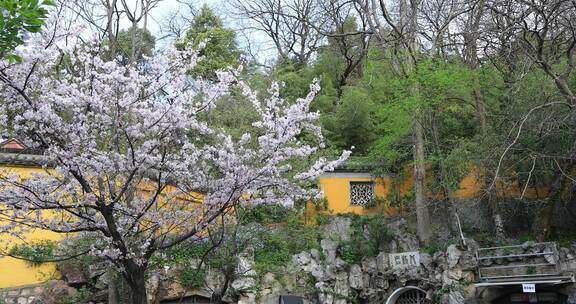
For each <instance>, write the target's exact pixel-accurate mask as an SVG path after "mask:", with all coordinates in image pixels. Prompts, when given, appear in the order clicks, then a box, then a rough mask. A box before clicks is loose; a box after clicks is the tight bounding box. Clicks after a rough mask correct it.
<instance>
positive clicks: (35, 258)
mask: <svg viewBox="0 0 576 304" xmlns="http://www.w3.org/2000/svg"><path fill="white" fill-rule="evenodd" d="M55 249H56V243H55V242H53V241H47V240H43V241H38V242H36V243H33V244H19V245H15V246H14V247H12V248H10V251H9V252H10V255H12V256H15V257H19V258H22V259H24V260H26V262H27V263H29V264H30V265H33V266H38V265H40V264H42V263H44V262H46V261H47V260H49V259H52V258H53V257H54V250H55Z"/></svg>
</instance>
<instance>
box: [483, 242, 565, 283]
mask: <svg viewBox="0 0 576 304" xmlns="http://www.w3.org/2000/svg"><path fill="white" fill-rule="evenodd" d="M558 257H559V256H558V251H557V248H556V243H553V242H546V243H532V244H524V245H514V246H500V247H487V248H479V249H477V250H476V259H477V262H478V278H479V280H480V281H485V282H486V281H503V280H504V281H505V280H511V279H513V280H518V279H534V278H539V277H540V278H544V277H550V276H557V275H559V274H560V271H559V267H558Z"/></svg>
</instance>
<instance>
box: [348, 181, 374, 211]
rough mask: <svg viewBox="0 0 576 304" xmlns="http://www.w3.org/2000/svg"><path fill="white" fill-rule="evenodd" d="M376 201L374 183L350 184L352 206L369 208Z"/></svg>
mask: <svg viewBox="0 0 576 304" xmlns="http://www.w3.org/2000/svg"><path fill="white" fill-rule="evenodd" d="M373 201H374V183H372V182H350V204H351V205H356V206H368V205H371V204H372V203H373Z"/></svg>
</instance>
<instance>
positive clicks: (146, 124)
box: [0, 17, 350, 304]
mask: <svg viewBox="0 0 576 304" xmlns="http://www.w3.org/2000/svg"><path fill="white" fill-rule="evenodd" d="M81 31H82V29H81V28H77V29H67V30H65V29H62V28H60V27H59V25H58V18H57V17H52V18H51V19H49V20H48V21H47V28H46V29H45V30H44V31H42V32H40V33H37V34H34V35H31V36H30V37H29V39H28V40H27V41H26V43H25V45H23V46H21V47H19V48H18V49H17V50H16V53H17V55H18V56H20V57H21V58H22V62H21V63H14V62H8V61H6V60H3V61H0V100H4V101H9V102H5V103H2V105H0V123H1V124H2V125H10V126H11V128H12V130H13V131H14V132H15V133H16V134H18V136H19V137H20V138H22V139H24V140H25V143H26V144H27V145H28V146H30V147H33V148H36V149H38V150H40V151H42V153H43V156H42V157H43V158H44V159H45V161H44V162H43V168H44V170H43V171H44V172H43V173H42V174H35V175H32V176H30V177H26V178H23V177H21V176H18V175H16V174H13V173H11V172H9V171H5V172H0V202H2V204H1V205H0V233H5V234H12V235H15V236H21V235H22V234H23V233H27V232H29V231H31V230H34V229H43V230H49V231H53V232H56V233H62V234H64V235H66V236H69V235H71V234H73V235H75V236H88V237H91V238H92V239H94V240H95V241H94V244H92V245H91V248H90V250H89V252H87V253H86V254H93V255H97V256H99V257H103V258H105V259H106V260H108V261H109V262H110V264H111V265H113V266H115V267H116V268H117V269H118V271H120V273H121V274H122V275H123V277H124V278H125V280H126V282H127V284H128V286H129V287H130V298H131V303H135V304H140V303H146V288H145V273H146V270H147V267H148V265H149V263H150V259H151V258H152V257H153V256H154V255H155V254H158V253H159V252H161V251H162V250H164V249H167V248H169V247H171V246H174V245H176V244H178V243H180V242H183V241H185V240H187V239H190V238H193V237H198V236H199V235H202V233H203V231H204V230H205V229H206V228H207V226H209V225H210V224H211V223H213V222H214V221H216V220H218V219H220V218H221V217H222V216H224V215H226V214H227V212H229V211H230V210H231V209H233V208H234V207H235V206H237V205H239V204H246V203H251V204H260V203H277V204H283V205H287V206H289V205H292V204H293V202H294V201H295V200H297V199H309V198H310V197H311V196H312V195H317V194H318V193H316V192H314V191H313V190H309V189H308V188H307V187H304V185H305V184H306V183H308V184H309V183H310V181H312V180H314V178H315V177H317V176H318V175H319V174H320V173H322V172H324V171H329V170H333V169H334V167H335V166H338V165H339V164H340V163H342V162H343V161H344V160H345V159H346V158H347V157H348V155H349V154H350V152H348V151H345V152H343V153H342V155H341V156H340V157H339V158H338V159H336V160H332V161H329V160H327V159H325V158H322V157H318V156H316V155H317V154H318V152H319V151H320V150H321V149H322V148H323V139H322V134H321V132H320V131H321V130H320V128H319V126H318V117H319V114H318V113H314V112H310V111H309V106H310V103H311V101H312V100H313V98H314V96H315V95H316V93H317V92H318V91H319V90H320V87H319V84H318V82H314V83H312V84H311V86H310V92H309V94H308V95H307V96H305V97H303V98H301V99H298V100H297V101H296V102H294V103H290V104H289V103H286V102H285V101H284V100H283V99H282V98H281V97H280V94H279V85H278V84H273V85H272V86H271V88H270V89H269V91H268V92H264V93H263V94H261V93H258V92H255V91H253V90H252V89H251V88H250V87H249V86H248V85H246V84H245V83H243V82H242V81H240V80H239V79H237V78H236V77H235V74H237V72H238V71H232V72H219V73H218V80H217V81H210V82H208V81H203V80H202V79H191V78H190V76H188V75H187V73H186V71H189V70H190V69H191V68H193V67H194V65H195V64H196V62H197V61H198V58H197V57H196V55H195V53H193V52H190V51H177V50H174V49H170V50H167V51H165V52H163V53H162V54H159V55H156V56H154V57H152V58H147V59H146V60H145V62H143V63H137V64H136V63H134V64H131V65H128V66H123V65H121V64H120V63H119V62H118V61H117V60H113V61H105V60H104V59H102V57H101V56H99V54H100V52H101V50H102V47H100V46H99V45H100V44H98V43H95V42H89V43H87V42H80V41H79V39H77V37H78V33H79V32H81ZM233 88H237V90H238V91H240V92H242V95H243V97H242V98H247V99H248V100H250V101H251V102H252V104H253V106H254V111H256V112H257V113H258V114H259V115H258V117H259V118H258V119H257V120H256V121H254V123H253V131H251V132H250V133H246V134H244V135H242V136H241V137H235V136H232V135H230V134H228V133H227V132H226V131H225V130H222V129H217V128H214V127H211V126H210V125H209V124H208V123H206V122H204V121H202V119H201V116H202V115H200V114H201V113H203V112H206V111H209V110H210V109H211V107H212V105H213V103H214V101H215V100H217V99H218V98H221V97H223V96H226V95H230V94H229V93H230V91H231V89H233ZM263 96H264V97H263ZM228 98H229V97H228ZM310 138H312V139H313V140H310ZM298 160H305V161H308V162H309V163H310V164H311V165H310V166H309V169H306V170H304V171H299V172H295V171H296V169H293V168H292V166H291V164H293V163H294V161H298ZM6 246H8V245H6Z"/></svg>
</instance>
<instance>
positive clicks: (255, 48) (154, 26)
mask: <svg viewBox="0 0 576 304" xmlns="http://www.w3.org/2000/svg"><path fill="white" fill-rule="evenodd" d="M188 1H191V2H192V3H194V4H195V7H196V8H198V9H199V8H200V7H201V6H202V5H204V4H206V5H208V6H209V7H210V8H212V9H213V10H214V12H215V13H216V14H218V15H219V16H220V17H221V18H222V19H223V21H224V24H225V26H227V27H230V28H233V29H235V30H237V32H236V33H237V37H236V38H237V40H238V43H239V44H240V46H241V47H242V48H244V49H249V52H251V53H252V54H253V55H255V56H256V57H257V59H258V61H261V62H262V63H266V62H269V61H271V60H274V59H275V58H276V52H275V49H274V48H273V45H272V44H271V43H270V41H269V40H268V39H267V36H266V35H265V34H263V33H261V32H254V31H252V32H248V31H240V29H241V28H242V26H241V25H240V22H241V21H240V20H238V19H236V20H233V19H232V18H230V16H229V15H230V13H229V12H228V8H227V7H226V5H225V2H224V1H222V0H188ZM187 10H188V9H187V7H186V5H183V4H180V3H178V1H176V0H163V1H162V2H160V3H159V4H158V6H157V7H156V8H155V9H154V10H153V11H152V12H151V14H150V17H151V18H150V19H151V22H150V23H149V29H150V31H151V32H152V33H153V34H154V36H156V37H157V38H159V37H161V33H160V27H161V24H162V23H163V22H164V20H166V19H167V18H168V17H169V16H171V15H173V14H174V12H178V11H180V12H185V11H187ZM164 43H167V42H166V41H159V46H160V47H161V46H162V45H163V44H164Z"/></svg>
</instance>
